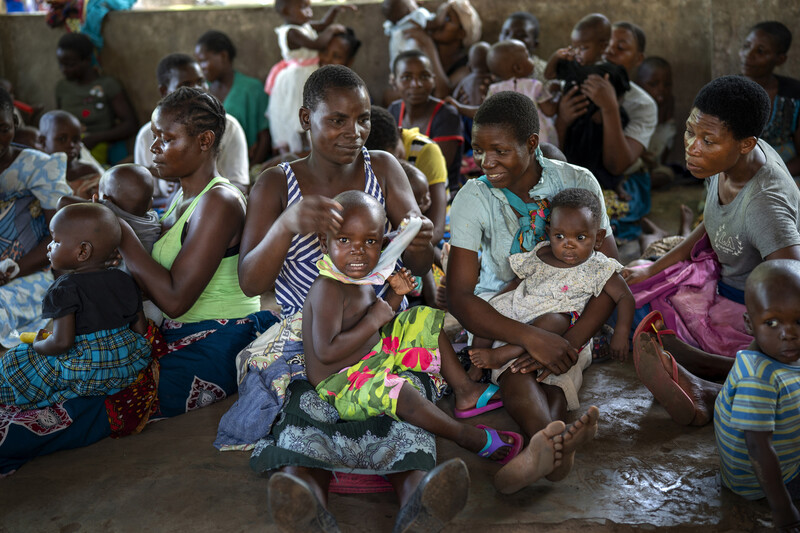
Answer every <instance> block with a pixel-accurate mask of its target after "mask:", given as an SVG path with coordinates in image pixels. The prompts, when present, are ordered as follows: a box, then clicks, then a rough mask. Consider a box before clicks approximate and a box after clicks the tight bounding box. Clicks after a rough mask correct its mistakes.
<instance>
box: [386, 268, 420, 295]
mask: <svg viewBox="0 0 800 533" xmlns="http://www.w3.org/2000/svg"><path fill="white" fill-rule="evenodd" d="M386 281H388V282H389V286H390V287H391V288H392V290H393V291H394V292H395V294H397V295H398V296H403V295H405V294H408V293H409V292H411V291H413V290H414V289H416V288H417V280H416V278H415V277H414V276H413V275H412V274H411V271H410V270H408V269H407V268H402V269H400V270H398V271H397V272H395V273H394V274H392V275H391V276H389V277H388V278H387V279H386Z"/></svg>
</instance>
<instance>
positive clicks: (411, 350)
mask: <svg viewBox="0 0 800 533" xmlns="http://www.w3.org/2000/svg"><path fill="white" fill-rule="evenodd" d="M443 325H444V311H441V310H438V309H433V308H430V307H422V306H419V307H412V308H411V309H409V310H408V311H403V312H402V313H398V314H397V315H396V316H395V317H394V319H393V320H392V321H391V322H389V323H388V324H386V325H384V326H383V327H382V328H381V330H380V337H381V338H380V340H379V341H378V343H377V344H375V346H374V347H373V348H372V350H371V351H370V352H369V353H367V355H365V356H364V357H363V358H362V359H361V361H359V362H358V363H356V364H354V365H352V366H349V367H347V368H344V369H342V370H341V371H340V372H339V373H337V374H334V375H332V376H329V377H327V378H326V379H324V380H322V381H321V382H320V383H319V384H318V385H317V392H318V393H319V395H320V397H321V398H322V399H323V400H325V401H327V402H328V403H330V404H331V405H333V406H334V407H336V410H337V411H338V412H339V416H340V417H341V418H342V420H366V419H367V418H369V417H372V416H380V415H389V416H391V417H392V418H394V419H395V420H400V419H399V418H398V417H397V398H398V396H399V395H400V389H401V388H402V386H403V383H408V384H410V385H412V386H416V385H415V383H414V381H413V380H410V379H404V378H402V377H400V375H398V374H400V373H401V372H404V371H408V370H410V371H414V372H425V373H431V374H433V373H438V372H440V371H441V367H442V360H441V355H440V354H439V349H438V343H439V333H440V332H441V331H442V326H443Z"/></svg>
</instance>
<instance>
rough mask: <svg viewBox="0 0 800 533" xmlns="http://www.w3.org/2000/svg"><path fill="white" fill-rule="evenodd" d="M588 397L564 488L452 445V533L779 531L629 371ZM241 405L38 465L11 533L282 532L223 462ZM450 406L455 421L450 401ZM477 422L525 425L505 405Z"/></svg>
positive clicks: (674, 198)
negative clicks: (499, 489) (591, 419)
mask: <svg viewBox="0 0 800 533" xmlns="http://www.w3.org/2000/svg"><path fill="white" fill-rule="evenodd" d="M701 195H702V188H700V187H675V188H673V189H671V190H669V191H666V192H659V193H656V195H655V197H656V202H655V203H656V206H655V208H654V214H653V218H654V219H655V220H656V221H657V223H659V224H660V225H663V226H664V227H666V228H667V229H676V228H677V206H678V205H680V203H686V202H696V199H697V198H699V197H700V196H701ZM628 248H629V249H630V253H632V251H633V250H632V248H631V247H630V246H629V247H628ZM580 398H581V401H582V403H583V409H585V408H587V407H588V406H589V405H591V404H594V405H597V406H598V407H599V408H600V411H601V423H600V431H599V433H598V436H597V438H596V440H595V441H593V442H592V443H591V445H589V446H587V447H586V448H585V449H584V450H582V451H581V452H580V453H579V454H578V456H577V458H576V463H575V468H574V469H573V471H572V472H571V473H570V474H569V476H568V477H567V478H566V479H565V480H564V481H562V482H560V483H550V482H548V481H544V480H543V481H540V482H539V483H537V484H535V485H533V486H531V487H528V488H526V489H524V490H522V491H520V492H519V493H517V494H514V495H512V496H501V495H500V494H498V493H496V492H495V490H494V489H493V488H492V484H491V480H492V476H493V474H494V472H495V471H496V470H497V468H498V467H497V465H495V464H494V463H492V462H490V461H487V460H484V459H480V458H478V457H477V456H474V455H471V454H468V453H466V452H464V451H463V450H461V449H460V448H458V447H457V446H455V445H454V444H452V443H450V442H445V441H440V442H439V457H440V459H447V458H450V457H453V456H460V457H462V458H464V459H465V461H466V462H467V464H468V466H469V470H470V477H471V486H470V497H469V501H468V504H467V507H466V509H464V511H462V512H461V513H460V514H459V515H458V516H457V517H456V519H455V520H454V521H453V523H452V524H451V525H450V526H449V527H448V528H447V531H454V532H455V531H460V532H473V531H474V532H478V531H481V532H482V531H485V530H488V529H491V530H492V531H498V532H511V531H533V532H538V531H542V532H545V531H546V532H561V531H564V532H566V531H574V530H577V529H579V528H580V529H581V530H582V531H584V532H586V533H592V532H596V531H598V532H599V531H614V532H628V531H653V530H658V531H681V532H684V531H688V532H694V531H697V532H701V531H702V532H708V531H762V530H768V529H769V526H770V513H769V507H768V506H767V504H766V503H765V502H763V501H761V502H747V501H745V500H743V499H740V498H738V497H736V496H734V495H733V494H732V493H730V492H729V491H727V490H724V489H722V488H721V487H720V482H719V474H718V472H719V468H718V460H717V454H716V449H715V446H714V432H713V427H712V426H706V427H703V428H685V427H682V426H679V425H677V424H675V423H673V422H672V421H671V420H670V419H669V417H668V415H667V413H666V411H664V409H663V408H662V407H661V406H659V405H658V404H656V403H654V401H653V399H652V396H651V395H650V394H649V393H648V391H647V390H646V389H645V388H644V387H643V386H642V385H641V384H640V383H639V382H638V380H637V379H636V375H635V372H634V370H633V366H632V364H631V363H630V362H628V363H625V364H623V363H614V362H609V363H604V364H599V365H592V366H591V367H590V368H589V369H588V370H587V371H586V374H585V381H584V388H583V389H582V391H581V394H580ZM234 399H235V398H228V399H226V400H225V401H223V402H220V403H218V404H216V405H213V406H210V407H207V408H205V409H202V410H200V411H195V412H192V413H189V414H186V415H182V416H179V417H177V418H174V419H172V420H167V421H163V422H158V423H154V424H151V425H149V426H148V427H147V428H146V430H145V431H144V432H142V433H141V434H139V435H134V436H130V437H126V438H124V439H120V440H112V439H106V440H104V441H101V442H99V443H97V444H95V445H93V446H90V447H87V448H83V449H78V450H69V451H64V452H60V453H57V454H53V455H50V456H46V457H41V458H38V459H36V460H34V461H31V462H30V463H28V464H27V465H25V466H23V467H22V468H21V469H20V470H19V471H18V472H17V473H16V474H14V475H12V476H10V477H9V478H6V479H2V480H0V533H11V532H14V533H16V532H28V531H31V532H38V531H43V532H51V531H53V532H61V533H74V532H95V531H113V532H139V531H175V532H183V531H199V532H203V531H220V530H224V531H231V532H238V531H269V532H272V531H276V528H275V526H274V525H273V524H272V523H271V520H270V517H269V513H268V511H267V494H266V486H267V481H266V478H265V477H264V476H262V475H259V474H256V473H255V472H253V471H252V470H251V469H250V468H249V466H248V459H249V453H242V452H226V453H220V452H218V451H217V450H216V449H215V448H213V447H212V445H211V443H212V442H213V440H214V438H215V435H216V428H217V423H218V421H219V418H220V416H221V415H222V414H223V413H224V412H225V411H226V410H227V409H228V408H229V407H230V405H231V404H232V403H233V401H234ZM440 406H441V407H442V408H443V409H444V410H446V411H448V412H452V404H451V400H450V399H445V400H444V401H443V402H441V403H440ZM572 414H573V415H574V416H577V414H578V413H572ZM574 416H573V418H574ZM472 421H473V422H474V423H476V424H477V423H484V424H488V425H491V426H494V427H498V428H505V429H512V430H513V429H516V428H515V424H514V423H513V422H512V421H511V419H510V418H509V417H508V415H507V414H506V413H505V411H504V410H499V411H495V412H493V413H488V414H486V415H483V416H481V417H477V418H475V419H472ZM568 422H569V420H568ZM330 508H331V511H332V512H333V513H334V514H335V515H336V516H337V518H338V520H339V524H340V526H341V528H342V530H343V531H345V532H385V531H391V527H392V524H393V522H394V518H395V516H396V513H397V505H396V503H395V500H394V495H393V494H386V493H384V494H371V495H351V496H342V495H335V494H333V495H331V498H330Z"/></svg>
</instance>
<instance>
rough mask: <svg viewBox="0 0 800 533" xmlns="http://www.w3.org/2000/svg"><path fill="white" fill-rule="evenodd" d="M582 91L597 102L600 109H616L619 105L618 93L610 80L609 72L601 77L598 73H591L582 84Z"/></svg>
mask: <svg viewBox="0 0 800 533" xmlns="http://www.w3.org/2000/svg"><path fill="white" fill-rule="evenodd" d="M581 92H582V93H583V94H584V95H585V96H586V97H587V98H589V99H590V100H591V101H592V102H594V103H595V105H596V106H597V107H599V108H600V109H616V108H618V107H619V103H618V102H617V93H616V92H615V91H614V86H613V85H611V82H610V81H608V74H606V75H605V76H604V77H600V76H598V75H597V74H589V76H587V77H586V81H584V82H583V83H582V84H581Z"/></svg>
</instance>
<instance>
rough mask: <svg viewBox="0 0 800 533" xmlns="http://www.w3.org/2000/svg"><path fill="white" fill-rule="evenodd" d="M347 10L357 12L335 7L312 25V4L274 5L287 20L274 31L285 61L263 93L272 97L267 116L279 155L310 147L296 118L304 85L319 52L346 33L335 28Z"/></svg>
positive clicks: (281, 1) (285, 0) (286, 1)
mask: <svg viewBox="0 0 800 533" xmlns="http://www.w3.org/2000/svg"><path fill="white" fill-rule="evenodd" d="M345 7H348V8H350V9H353V10H354V9H355V7H354V6H334V7H331V8H330V9H329V10H328V12H327V13H326V14H325V18H323V19H322V20H321V21H317V22H311V17H312V16H313V15H314V13H313V11H312V10H311V0H277V1H276V2H275V10H276V11H277V12H278V13H279V14H280V15H281V17H283V20H284V24H282V25H280V26H278V27H277V28H275V33H277V34H278V46H279V47H280V49H281V56H282V57H283V59H282V60H281V61H279V62H278V63H277V64H276V65H275V66H273V67H272V69H270V71H269V75H268V76H267V83H266V85H265V87H264V91H265V92H266V93H267V94H269V95H270V101H269V106H268V107H267V116H268V117H269V122H270V134H271V135H272V146H273V147H274V148H275V149H277V150H278V151H279V152H280V153H286V152H302V151H303V150H304V148H305V145H306V144H307V143H306V142H304V132H303V129H302V128H301V127H300V122H299V121H298V118H297V113H298V112H299V110H300V107H302V105H303V85H304V84H305V82H306V80H307V79H308V77H309V76H310V75H311V73H312V72H314V71H315V70H316V69H317V65H318V63H319V51H320V50H324V49H325V48H326V47H327V46H328V43H329V42H330V40H331V39H332V38H333V36H334V35H336V34H337V33H342V32H346V31H347V30H346V29H345V27H344V26H342V25H341V24H333V20H334V19H335V18H336V15H337V14H338V13H339V12H340V11H342V10H343V9H345ZM317 32H321V33H317Z"/></svg>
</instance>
